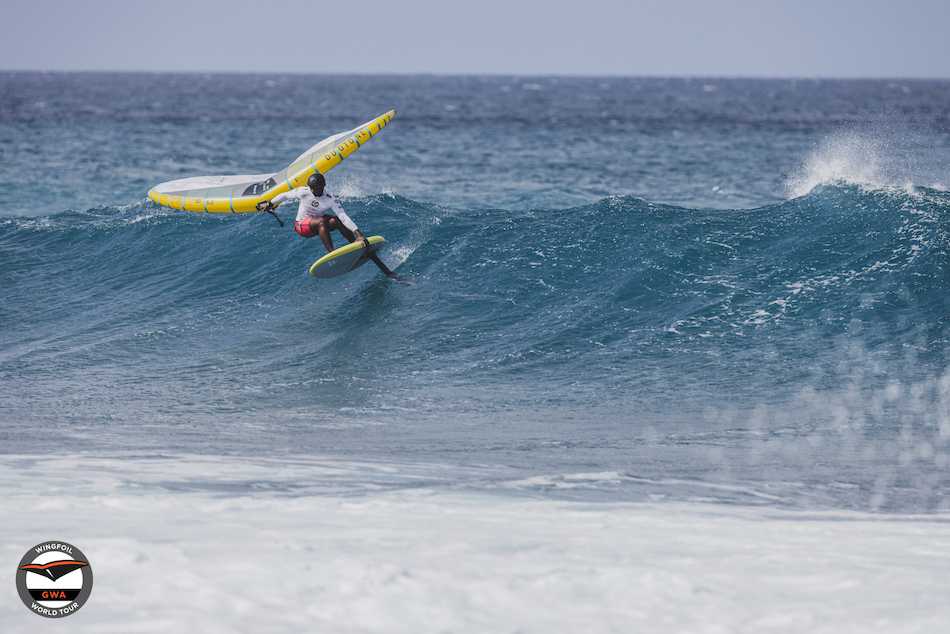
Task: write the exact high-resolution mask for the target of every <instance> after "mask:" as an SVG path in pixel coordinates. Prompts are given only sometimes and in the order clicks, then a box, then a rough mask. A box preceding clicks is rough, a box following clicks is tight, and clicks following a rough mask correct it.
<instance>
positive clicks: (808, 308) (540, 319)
mask: <svg viewBox="0 0 950 634" xmlns="http://www.w3.org/2000/svg"><path fill="white" fill-rule="evenodd" d="M0 86H2V87H3V89H2V90H0V266H2V270H3V271H4V275H3V277H2V279H0V297H2V300H0V386H2V388H3V389H2V397H0V501H2V508H3V512H2V515H0V528H2V529H3V531H2V532H3V540H2V542H0V544H2V548H0V568H2V567H4V566H5V567H6V568H7V569H8V571H9V573H10V583H9V584H8V587H7V588H6V590H3V589H2V588H0V623H2V625H3V630H4V631H20V630H24V629H26V628H29V627H35V626H38V625H40V621H38V619H39V618H41V617H38V616H36V615H34V614H31V613H30V610H29V609H27V608H26V607H25V606H23V605H22V603H21V602H20V600H19V597H18V596H17V593H16V589H15V587H14V584H13V576H14V571H15V568H16V565H17V562H19V560H20V559H21V558H22V556H23V554H24V553H25V552H26V551H27V549H29V548H30V547H31V546H33V545H35V544H37V543H40V542H41V541H43V540H60V541H65V542H68V543H71V544H74V545H75V546H77V547H78V548H80V549H81V550H82V551H83V553H85V554H86V555H87V556H88V557H89V559H90V563H91V565H92V566H93V568H94V570H95V587H94V589H93V591H92V594H91V597H90V599H89V602H88V603H87V604H86V605H85V606H83V607H82V609H81V610H79V611H78V612H77V613H75V614H73V615H71V616H69V617H67V618H65V619H63V620H60V621H56V622H53V621H44V622H43V624H44V625H48V626H50V627H60V628H68V629H69V630H70V631H79V632H87V631H88V632H113V631H114V632H120V631H121V632H164V631H170V630H175V631H182V632H192V631H193V632H198V631H201V632H208V631H212V632H217V631H220V632H291V631H293V632H297V631H313V632H578V631H584V632H628V631H644V632H801V631H809V632H938V631H944V630H945V629H946V628H947V627H948V626H950V606H948V604H947V602H946V600H945V598H944V597H943V593H942V591H941V588H942V583H941V582H942V580H943V579H944V578H945V577H946V575H947V572H948V570H950V556H948V555H947V553H948V552H950V550H948V548H947V546H948V542H950V523H948V519H950V517H948V515H947V510H948V508H950V371H948V369H950V355H948V352H947V343H948V341H950V320H948V315H950V299H948V296H947V293H946V289H947V287H948V282H950V280H948V279H947V273H946V271H947V265H948V261H947V260H948V253H950V232H948V224H947V217H948V215H947V213H948V211H950V192H948V185H950V178H948V169H950V123H948V122H950V111H948V107H947V105H946V104H947V103H950V101H948V93H950V83H948V82H928V81H909V82H905V81H868V82H863V81H830V80H825V81H802V80H798V81H779V80H727V79H714V78H708V79H692V80H690V79H660V78H654V79H646V78H645V79H637V78H630V79H618V78H610V79H596V78H594V79H579V78H563V77H562V78H551V77H543V78H538V77H534V78H517V77H507V78H506V77H457V78H440V77H400V78H393V77H331V76H315V77H306V78H300V77H296V78H293V81H290V79H289V78H287V77H280V76H239V75H214V76H204V75H134V74H82V73H80V74H42V73H3V74H0ZM265 88H266V89H267V90H265ZM265 93H266V94H268V95H269V97H268V98H266V99H265V98H263V97H262V96H261V95H263V94H265ZM275 94H277V95H279V97H276V98H275V97H273V95H275ZM330 94H332V95H334V97H335V99H333V100H330V99H329V98H328V95H330ZM301 103H305V104H309V106H310V107H308V108H306V109H305V110H303V111H301V110H300V108H299V104H301ZM390 108H394V109H395V110H396V112H397V116H396V118H395V119H394V120H393V122H392V123H391V124H390V125H389V126H387V128H386V129H385V130H384V131H382V132H381V133H380V134H379V135H378V136H377V137H374V139H373V140H372V142H370V143H368V144H366V146H365V147H363V148H360V150H359V151H358V152H356V153H355V154H353V155H352V156H351V157H350V158H348V159H347V160H346V161H345V162H344V163H342V164H340V165H339V166H337V167H335V168H334V169H333V170H332V171H331V172H330V173H329V174H328V175H327V178H328V181H329V183H330V185H331V187H332V188H333V190H334V192H335V193H336V194H337V195H338V196H339V197H340V199H341V201H342V203H343V205H344V207H345V208H346V210H347V213H348V214H349V215H350V216H351V217H352V218H353V219H354V220H355V221H356V222H357V223H358V224H359V226H360V227H361V229H363V231H364V233H365V234H366V235H376V234H379V235H383V236H385V237H386V239H387V241H388V243H389V244H388V245H387V249H386V250H385V251H383V260H384V261H385V262H386V264H387V265H388V266H389V267H390V268H393V269H394V270H395V271H396V272H397V273H399V274H400V275H403V276H406V277H408V278H410V279H411V280H412V281H413V284H412V286H409V287H404V286H402V285H399V284H394V283H393V282H392V281H391V280H389V279H387V278H385V277H384V276H382V275H381V274H379V272H378V271H376V270H371V269H373V267H363V268H361V269H359V270H358V271H356V272H354V273H352V274H350V275H347V276H343V277H341V278H336V279H334V280H314V279H312V278H310V276H309V275H308V274H307V270H308V268H309V266H310V264H311V263H312V262H313V261H314V260H315V259H317V258H318V257H319V256H320V255H321V253H320V251H321V249H322V247H321V245H319V244H317V243H316V242H315V241H312V240H311V241H307V240H303V239H302V238H300V237H299V236H297V235H296V234H295V233H293V231H292V229H290V228H289V227H283V228H281V227H280V226H279V225H278V224H277V222H276V221H275V220H274V219H273V217H271V216H268V215H266V214H242V215H210V214H195V213H189V212H183V211H177V210H170V209H167V208H163V207H160V206H158V205H156V204H154V203H153V202H151V201H149V200H148V199H147V198H146V195H145V194H146V192H147V191H148V189H149V188H150V187H152V186H154V185H155V184H157V183H159V182H164V181H168V180H173V179H176V178H184V177H187V176H197V175H203V174H227V173H235V174H236V173H268V172H271V171H274V170H275V169H278V168H280V167H282V166H283V165H285V164H286V163H287V161H288V160H291V159H293V158H294V157H295V156H297V155H298V154H299V153H300V151H302V150H303V149H306V147H309V146H310V145H311V144H312V143H313V142H314V141H315V140H319V139H321V138H324V137H326V136H329V135H330V134H334V133H336V132H339V131H341V130H345V129H350V128H352V127H353V125H355V124H357V123H359V122H361V121H365V120H368V119H369V118H371V117H373V116H375V115H376V114H378V113H379V112H384V111H387V110H389V109H390ZM336 239H337V240H340V238H339V237H337V238H336Z"/></svg>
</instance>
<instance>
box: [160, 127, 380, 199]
mask: <svg viewBox="0 0 950 634" xmlns="http://www.w3.org/2000/svg"><path fill="white" fill-rule="evenodd" d="M394 116H396V111H395V110H390V111H389V112H387V113H386V114H384V115H380V116H378V117H376V118H375V119H373V120H372V121H367V122H366V123H364V124H363V125H361V126H360V127H358V128H353V129H352V130H349V131H347V132H341V133H339V134H334V135H333V136H330V137H327V138H325V139H324V140H322V141H320V142H319V143H317V144H316V145H314V146H313V147H311V148H310V149H309V150H307V151H306V152H304V153H303V154H301V155H300V156H298V157H297V159H296V160H295V161H294V162H293V163H291V164H290V165H288V166H287V167H285V168H284V169H282V170H281V171H279V172H275V173H273V174H252V175H243V176H242V175H235V176H195V177H191V178H181V179H178V180H174V181H169V182H167V183H161V184H160V185H156V186H155V187H153V188H152V189H150V190H149V192H148V197H149V198H151V199H152V200H153V201H155V202H156V203H158V204H159V205H164V206H165V207H171V208H172V209H183V210H185V211H205V212H209V213H235V214H239V213H249V212H255V211H259V210H258V209H257V204H258V203H262V202H264V201H265V200H270V199H271V198H273V197H274V196H276V195H277V194H280V193H283V192H286V191H290V190H291V189H295V188H297V187H303V186H304V185H306V184H307V179H308V178H310V175H311V174H313V173H315V172H320V173H321V174H325V173H326V172H327V171H328V170H329V169H330V168H332V167H334V166H335V165H338V164H339V163H340V161H342V160H343V159H345V158H346V157H347V156H349V155H350V154H352V153H353V152H354V151H355V150H356V149H357V148H360V147H362V145H363V144H364V143H366V142H367V141H369V140H370V139H371V138H372V137H373V136H374V135H375V134H377V133H378V132H379V131H380V130H382V129H383V127H384V126H385V125H386V124H387V123H389V122H390V121H392V118H393V117H394Z"/></svg>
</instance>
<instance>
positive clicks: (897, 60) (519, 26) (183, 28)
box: [0, 0, 950, 78]
mask: <svg viewBox="0 0 950 634" xmlns="http://www.w3.org/2000/svg"><path fill="white" fill-rule="evenodd" d="M6 5H7V6H5V7H4V9H3V22H4V29H3V31H4V33H3V37H2V38H0V70H133V71H135V70H139V71H209V72H210V71H227V72H275V73H290V72H295V73H314V72H318V73H374V74H375V73H410V74H412V73H434V74H504V75H693V76H747V77H790V76H791V77H933V78H950V1H948V0H783V1H781V2H779V1H776V0H576V1H574V2H568V1H565V0H543V1H542V0H470V1H468V2H456V1H455V0H393V1H392V2H383V1H381V0H334V1H333V2H322V1H316V2H307V1H306V0H297V1H295V2H288V1H285V0H161V1H158V2H156V1H154V0H151V1H149V2H145V1H142V0H31V1H29V2H26V1H19V2H13V1H11V2H8V3H6Z"/></svg>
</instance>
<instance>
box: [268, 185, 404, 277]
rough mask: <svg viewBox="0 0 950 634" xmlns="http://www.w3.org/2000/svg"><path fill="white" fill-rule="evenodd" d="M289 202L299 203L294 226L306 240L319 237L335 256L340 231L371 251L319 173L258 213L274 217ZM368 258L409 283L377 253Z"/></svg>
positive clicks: (278, 195) (386, 272)
mask: <svg viewBox="0 0 950 634" xmlns="http://www.w3.org/2000/svg"><path fill="white" fill-rule="evenodd" d="M288 200H296V201H298V202H299V205H298V207H297V219H296V221H295V222H294V229H296V230H297V233H299V234H300V235H302V236H303V237H304V238H312V237H314V236H320V240H322V241H323V246H325V247H326V248H327V251H328V252H329V253H332V252H333V239H332V238H331V237H330V232H332V231H339V232H340V233H342V234H343V237H344V238H346V239H347V240H349V241H350V242H355V241H356V240H359V241H360V242H362V243H363V248H364V249H368V248H369V240H367V239H366V237H365V236H364V235H363V232H361V231H360V230H359V227H357V226H356V223H355V222H353V220H352V219H351V218H350V217H349V216H347V215H346V212H345V211H343V206H342V205H341V204H340V203H339V201H338V200H337V199H336V198H335V197H334V196H333V194H331V193H330V191H329V190H328V189H327V179H326V178H325V177H324V176H323V174H321V173H320V172H317V173H315V174H311V175H310V178H308V179H307V186H306V187H298V188H297V189H292V190H290V191H289V192H284V193H283V194H277V195H276V196H274V197H273V198H272V199H270V200H267V201H264V202H262V203H258V205H257V209H258V211H269V212H271V213H273V210H274V209H275V208H276V207H277V205H279V204H281V203H283V202H287V201H288ZM329 211H332V212H333V214H334V215H328V214H327V212H329ZM274 215H276V214H274ZM369 257H370V259H371V260H372V261H373V262H374V263H375V264H376V266H378V267H379V270H380V271H382V272H383V273H385V274H386V275H388V276H389V277H391V278H393V279H394V280H398V281H400V282H403V283H404V284H405V283H408V281H407V280H406V279H405V278H402V277H399V276H398V275H396V274H395V273H393V272H392V271H390V270H389V268H388V267H387V266H386V265H385V264H383V261H382V260H380V259H379V257H378V256H377V255H376V254H375V253H372V254H370V256H369Z"/></svg>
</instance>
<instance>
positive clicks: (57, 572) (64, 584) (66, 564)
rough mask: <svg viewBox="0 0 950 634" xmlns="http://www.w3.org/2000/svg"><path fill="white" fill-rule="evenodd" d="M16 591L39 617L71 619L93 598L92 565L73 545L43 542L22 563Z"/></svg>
mask: <svg viewBox="0 0 950 634" xmlns="http://www.w3.org/2000/svg"><path fill="white" fill-rule="evenodd" d="M16 589H17V592H19V593H20V598H21V599H22V600H23V604H24V605H26V607H28V608H30V609H31V610H32V611H33V612H35V613H36V614H39V615H40V616H45V617H48V618H51V619H58V618H61V617H64V616H69V615H70V614H72V613H73V612H75V611H76V610H78V609H79V608H81V607H82V606H83V604H84V603H85V602H86V600H87V599H89V594H90V593H91V592H92V566H90V565H89V560H88V559H87V558H86V556H85V555H83V554H82V551H81V550H79V549H78V548H76V547H75V546H73V545H72V544H67V543H65V542H43V543H42V544H37V545H36V546H34V547H33V548H31V549H30V550H28V551H27V553H26V554H25V555H23V559H21V560H20V566H19V567H18V568H17V571H16Z"/></svg>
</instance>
